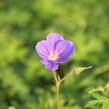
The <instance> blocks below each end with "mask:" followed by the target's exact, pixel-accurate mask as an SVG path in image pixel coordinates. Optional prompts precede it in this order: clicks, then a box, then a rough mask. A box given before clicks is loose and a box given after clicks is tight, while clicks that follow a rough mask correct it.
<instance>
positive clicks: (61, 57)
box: [36, 33, 75, 70]
mask: <svg viewBox="0 0 109 109" xmlns="http://www.w3.org/2000/svg"><path fill="white" fill-rule="evenodd" d="M74 50H75V46H74V44H73V43H72V42H71V41H68V40H64V38H63V37H62V36H61V34H59V33H50V34H49V35H48V36H47V39H46V40H42V41H40V42H38V43H37V45H36V51H37V52H38V55H39V56H40V57H41V58H42V60H41V61H40V62H41V63H42V64H44V65H45V67H46V68H47V69H49V70H57V69H58V68H59V65H58V63H63V62H66V61H67V60H68V59H69V58H70V57H71V55H72V54H73V53H74Z"/></svg>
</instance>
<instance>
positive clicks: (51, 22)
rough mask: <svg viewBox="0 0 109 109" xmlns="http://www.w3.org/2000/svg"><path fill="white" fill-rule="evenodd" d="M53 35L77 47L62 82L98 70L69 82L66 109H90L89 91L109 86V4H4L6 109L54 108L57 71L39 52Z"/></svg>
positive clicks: (0, 88) (0, 33)
mask: <svg viewBox="0 0 109 109" xmlns="http://www.w3.org/2000/svg"><path fill="white" fill-rule="evenodd" d="M51 32H56V33H61V34H62V35H63V36H64V38H65V39H66V40H71V41H73V42H74V44H75V46H76V50H75V53H74V55H73V56H72V57H71V59H70V60H69V61H68V62H67V63H64V64H61V65H60V69H59V70H58V73H59V74H60V75H61V77H63V76H64V75H66V74H67V73H68V72H69V71H70V70H72V69H73V68H75V67H76V66H93V69H90V70H88V71H85V72H83V73H81V74H80V75H78V76H73V75H72V76H70V77H69V78H68V79H67V80H66V81H65V82H64V83H63V85H62V86H61V89H60V93H61V95H60V104H61V106H62V109H89V108H85V105H86V104H87V102H88V101H89V100H90V97H89V95H88V90H89V89H91V88H96V87H98V86H100V85H105V84H107V83H108V82H109V1H108V0H0V109H8V107H9V106H14V107H16V109H54V108H53V107H54V99H55V87H54V84H53V82H52V80H53V78H52V72H51V71H49V70H46V69H45V67H44V66H43V65H42V64H41V63H40V62H39V61H40V57H39V56H38V54H37V53H36V51H35V45H36V43H37V42H38V41H40V40H43V39H45V38H46V36H47V35H48V34H49V33H51ZM11 109H12V108H11ZM91 109H92V108H91ZM93 109H98V108H93Z"/></svg>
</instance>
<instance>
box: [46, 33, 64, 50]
mask: <svg viewBox="0 0 109 109" xmlns="http://www.w3.org/2000/svg"><path fill="white" fill-rule="evenodd" d="M61 40H64V38H63V37H62V35H61V34H59V33H50V34H49V35H48V36H47V41H48V43H49V44H50V46H51V49H52V51H54V50H55V48H56V44H57V43H58V42H59V41H61Z"/></svg>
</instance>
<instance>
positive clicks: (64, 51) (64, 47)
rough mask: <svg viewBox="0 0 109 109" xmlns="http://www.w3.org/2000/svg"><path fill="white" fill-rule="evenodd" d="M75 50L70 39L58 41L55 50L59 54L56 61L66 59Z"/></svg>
mask: <svg viewBox="0 0 109 109" xmlns="http://www.w3.org/2000/svg"><path fill="white" fill-rule="evenodd" d="M74 50H75V46H74V44H73V43H72V42H71V41H67V40H63V41H60V42H59V43H58V44H57V46H56V50H55V52H56V53H57V54H58V55H59V59H58V62H65V61H67V60H68V59H69V58H70V56H71V55H72V54H73V52H74Z"/></svg>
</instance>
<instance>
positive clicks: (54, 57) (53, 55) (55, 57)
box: [49, 52, 58, 61]
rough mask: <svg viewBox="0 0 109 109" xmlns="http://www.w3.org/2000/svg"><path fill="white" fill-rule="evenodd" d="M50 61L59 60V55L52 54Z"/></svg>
mask: <svg viewBox="0 0 109 109" xmlns="http://www.w3.org/2000/svg"><path fill="white" fill-rule="evenodd" d="M49 59H50V60H52V61H55V60H57V59H58V55H57V53H53V52H52V53H50V56H49Z"/></svg>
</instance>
